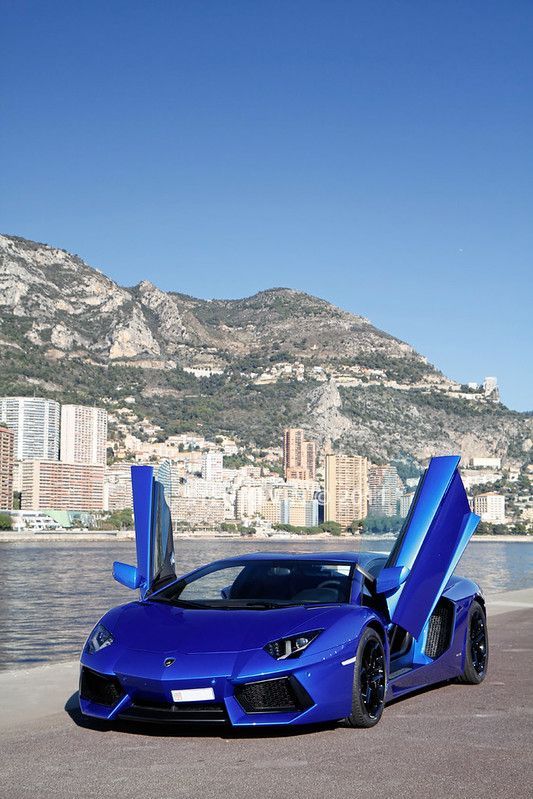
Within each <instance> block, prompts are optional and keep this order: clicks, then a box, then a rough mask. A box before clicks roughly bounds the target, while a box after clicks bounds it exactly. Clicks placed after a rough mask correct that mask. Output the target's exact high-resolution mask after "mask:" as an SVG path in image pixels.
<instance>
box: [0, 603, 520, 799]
mask: <svg viewBox="0 0 533 799" xmlns="http://www.w3.org/2000/svg"><path fill="white" fill-rule="evenodd" d="M489 624H490V628H489V629H490V634H491V652H490V670H489V676H488V677H487V679H486V680H485V682H484V683H483V684H482V685H480V686H478V687H471V686H462V685H446V686H444V687H440V688H438V689H434V690H427V691H425V692H424V693H420V694H418V695H417V696H414V697H411V698H407V699H404V700H401V701H397V702H395V703H394V704H392V705H389V706H388V707H387V708H386V710H385V714H384V716H383V719H382V721H381V722H380V724H378V726H377V727H375V728H373V729H371V730H352V729H348V728H345V727H343V726H340V725H331V726H326V727H320V728H313V729H311V730H309V729H305V730H302V729H294V730H288V731H285V732H279V731H275V732H266V731H264V730H262V731H250V732H235V731H231V730H220V729H216V728H215V729H209V730H207V729H205V728H200V729H192V730H191V729H184V728H180V729H175V728H170V729H169V728H168V727H167V728H164V729H160V728H157V727H151V726H144V727H141V726H137V727H126V726H125V725H124V726H120V727H116V728H114V729H108V730H102V729H99V728H98V726H95V725H92V724H91V723H90V722H88V721H85V720H83V719H82V718H81V716H80V713H79V710H78V708H77V699H76V694H75V692H74V691H75V681H76V671H77V668H76V665H75V664H65V665H64V666H57V667H52V671H51V670H50V668H49V669H48V670H46V669H43V668H39V669H32V670H24V671H22V672H19V673H17V672H5V673H3V674H0V696H1V699H2V702H1V703H2V709H3V712H2V714H1V716H2V719H1V722H0V735H1V740H2V746H1V751H0V797H2V798H3V797H6V798H7V797H10V799H19V798H20V799H23V798H24V799H29V797H32V799H39V797H60V798H61V799H63V797H64V799H67V798H68V799H71V798H72V797H76V798H77V799H82V798H83V797H107V796H112V797H113V799H123V798H124V799H132V797H161V798H162V799H170V797H172V798H173V799H181V798H182V797H183V799H196V797H199V798H200V799H211V797H213V799H214V798H215V797H216V799H220V797H231V799H241V797H242V798H243V799H244V798H245V797H246V799H249V798H250V797H255V796H257V797H261V799H281V797H291V799H293V798H294V797H297V798H298V799H299V798H300V797H301V798H302V799H304V797H305V799H314V797H317V799H318V797H320V799H330V798H332V797H368V796H376V797H383V799H388V797H393V796H394V797H409V799H411V798H412V797H413V796H416V797H432V799H438V798H439V797H468V799H472V798H474V799H475V797H484V798H485V797H488V796H490V797H510V798H511V799H522V797H530V796H531V785H532V784H533V767H532V757H531V752H532V744H533V668H532V660H533V590H531V591H520V592H513V593H511V594H505V595H501V597H500V599H498V598H497V597H493V601H492V602H491V604H490V605H489ZM54 669H55V672H54V671H53V670H54ZM54 673H55V677H50V674H54ZM14 675H15V676H14ZM39 675H40V676H39ZM47 680H48V684H47ZM50 680H52V682H50ZM54 680H55V682H54ZM30 685H31V686H32V690H33V697H32V698H28V691H29V686H30ZM32 702H34V703H35V710H32V708H31V703H32ZM63 705H65V706H66V707H65V708H63Z"/></svg>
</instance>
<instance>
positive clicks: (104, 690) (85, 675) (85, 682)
mask: <svg viewBox="0 0 533 799" xmlns="http://www.w3.org/2000/svg"><path fill="white" fill-rule="evenodd" d="M80 696H81V698H82V699H87V700H88V701H90V702H97V703H98V704H99V705H105V706H106V707H113V705H116V704H117V702H118V701H119V699H122V697H123V696H124V691H123V690H122V686H121V685H120V683H119V681H118V680H117V678H116V677H109V676H108V675H107V674H99V673H98V672H97V671H92V670H91V669H88V668H86V667H85V666H83V668H82V670H81V675H80Z"/></svg>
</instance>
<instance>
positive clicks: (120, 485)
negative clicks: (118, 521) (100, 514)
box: [104, 461, 138, 512]
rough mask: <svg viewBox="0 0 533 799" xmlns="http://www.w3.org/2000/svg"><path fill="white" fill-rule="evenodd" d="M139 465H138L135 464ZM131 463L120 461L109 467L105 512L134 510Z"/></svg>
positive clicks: (105, 479)
mask: <svg viewBox="0 0 533 799" xmlns="http://www.w3.org/2000/svg"><path fill="white" fill-rule="evenodd" d="M135 465H138V464H135ZM131 467H132V464H131V463H127V462H125V461H119V462H117V463H113V464H111V466H107V467H106V470H105V476H104V510H109V511H111V512H114V511H118V510H124V509H125V508H129V509H130V510H133V494H132V491H131Z"/></svg>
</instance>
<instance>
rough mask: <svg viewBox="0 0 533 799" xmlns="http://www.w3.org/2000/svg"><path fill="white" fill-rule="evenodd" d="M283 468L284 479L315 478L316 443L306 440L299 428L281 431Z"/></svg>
mask: <svg viewBox="0 0 533 799" xmlns="http://www.w3.org/2000/svg"><path fill="white" fill-rule="evenodd" d="M283 469H284V472H285V479H286V480H314V479H315V478H316V444H315V442H314V441H307V440H306V438H305V434H304V431H303V430H301V429H300V428H292V427H291V428H287V429H286V430H284V432H283Z"/></svg>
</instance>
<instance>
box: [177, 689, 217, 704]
mask: <svg viewBox="0 0 533 799" xmlns="http://www.w3.org/2000/svg"><path fill="white" fill-rule="evenodd" d="M171 693H172V700H173V701H174V702H207V701H209V700H210V699H214V698H215V692H214V691H213V689H212V688H184V689H182V690H180V691H171Z"/></svg>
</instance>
